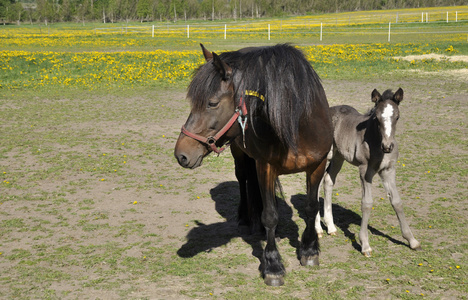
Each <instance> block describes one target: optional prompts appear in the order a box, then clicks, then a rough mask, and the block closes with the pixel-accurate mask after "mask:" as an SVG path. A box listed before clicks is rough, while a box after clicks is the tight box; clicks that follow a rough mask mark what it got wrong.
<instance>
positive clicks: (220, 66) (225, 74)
mask: <svg viewBox="0 0 468 300" xmlns="http://www.w3.org/2000/svg"><path fill="white" fill-rule="evenodd" d="M213 65H214V66H215V67H216V69H217V70H218V72H219V74H221V77H222V78H223V80H228V79H230V78H231V76H232V69H231V67H230V66H228V65H227V64H226V63H225V62H224V61H222V60H221V58H219V56H218V54H216V53H214V52H213Z"/></svg>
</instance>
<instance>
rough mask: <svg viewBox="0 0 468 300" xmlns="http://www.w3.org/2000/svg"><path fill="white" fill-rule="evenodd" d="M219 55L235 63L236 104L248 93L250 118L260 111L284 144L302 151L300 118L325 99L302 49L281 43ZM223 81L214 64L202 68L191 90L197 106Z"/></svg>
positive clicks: (308, 115)
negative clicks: (316, 102) (252, 93)
mask: <svg viewBox="0 0 468 300" xmlns="http://www.w3.org/2000/svg"><path fill="white" fill-rule="evenodd" d="M219 57H220V58H221V60H223V61H224V62H225V63H227V65H229V66H230V67H231V68H232V71H233V75H232V79H231V80H232V82H233V84H234V88H235V89H236V91H235V93H236V95H235V99H236V100H235V101H236V105H237V104H238V103H239V101H240V97H241V96H242V97H244V99H246V103H247V106H248V111H249V114H250V120H252V117H253V115H254V114H255V116H259V114H260V117H262V118H263V119H265V120H266V121H267V122H268V123H269V125H270V126H271V127H272V129H273V130H274V131H275V133H276V135H277V136H278V138H279V140H280V141H281V143H283V145H285V146H287V147H289V148H291V149H293V150H297V139H298V135H299V123H300V122H301V121H304V120H310V118H312V111H313V107H314V101H323V100H326V96H325V92H324V90H323V88H322V85H321V83H320V78H319V76H318V75H317V74H316V73H315V71H314V70H313V69H312V67H311V65H310V64H309V62H308V61H307V60H306V58H305V57H304V55H303V53H302V52H301V51H299V50H298V49H296V48H295V47H293V46H290V45H287V44H282V45H276V46H272V47H259V48H250V49H243V50H239V51H232V52H224V53H221V54H220V55H219ZM220 85H221V77H220V75H219V72H218V71H217V70H216V68H215V67H214V66H213V64H212V63H210V62H208V63H206V64H204V65H202V66H201V67H199V68H198V69H197V70H196V71H195V74H194V76H193V80H192V82H191V83H190V85H189V88H188V92H187V96H188V97H189V98H190V99H191V101H192V109H193V110H195V111H202V110H203V109H205V108H206V105H207V101H208V100H209V99H210V98H212V97H214V96H215V94H216V91H218V90H219V88H220ZM246 90H252V91H255V92H257V93H258V94H260V95H263V96H264V98H265V101H264V102H263V101H262V100H260V99H259V98H257V97H255V96H246V95H245V94H244V93H245V91H246ZM252 126H253V125H252ZM254 130H255V128H254Z"/></svg>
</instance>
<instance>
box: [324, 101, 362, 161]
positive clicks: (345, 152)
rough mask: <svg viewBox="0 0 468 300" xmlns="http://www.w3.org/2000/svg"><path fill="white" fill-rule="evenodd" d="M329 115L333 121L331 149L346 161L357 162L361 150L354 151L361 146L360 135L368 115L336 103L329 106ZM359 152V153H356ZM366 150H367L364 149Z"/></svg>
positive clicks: (360, 159)
mask: <svg viewBox="0 0 468 300" xmlns="http://www.w3.org/2000/svg"><path fill="white" fill-rule="evenodd" d="M330 116H331V119H332V123H333V151H334V152H335V154H334V155H336V152H338V153H339V154H340V155H341V156H342V157H343V158H344V159H345V160H346V161H348V162H349V163H352V164H359V163H360V161H362V160H363V159H364V157H358V156H360V155H362V154H363V152H362V151H356V150H357V148H358V147H360V146H361V143H358V141H362V138H363V137H362V136H361V135H364V131H365V130H359V128H360V127H363V128H362V129H364V127H365V126H363V125H364V124H365V122H366V121H367V119H368V117H366V116H365V115H362V114H361V113H359V112H358V111H357V110H356V109H355V108H353V107H351V106H349V105H338V106H333V107H330ZM357 152H359V153H357ZM366 152H367V151H366Z"/></svg>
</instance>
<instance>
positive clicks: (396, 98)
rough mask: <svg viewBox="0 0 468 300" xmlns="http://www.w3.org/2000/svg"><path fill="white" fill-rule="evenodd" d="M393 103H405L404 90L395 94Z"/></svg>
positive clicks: (400, 89)
mask: <svg viewBox="0 0 468 300" xmlns="http://www.w3.org/2000/svg"><path fill="white" fill-rule="evenodd" d="M393 101H395V103H396V104H400V102H401V101H403V89H402V88H399V89H398V91H396V92H395V95H393Z"/></svg>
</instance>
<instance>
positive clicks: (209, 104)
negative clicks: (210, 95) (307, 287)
mask: <svg viewBox="0 0 468 300" xmlns="http://www.w3.org/2000/svg"><path fill="white" fill-rule="evenodd" d="M218 104H219V102H208V107H210V108H214V107H216V106H218Z"/></svg>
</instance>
